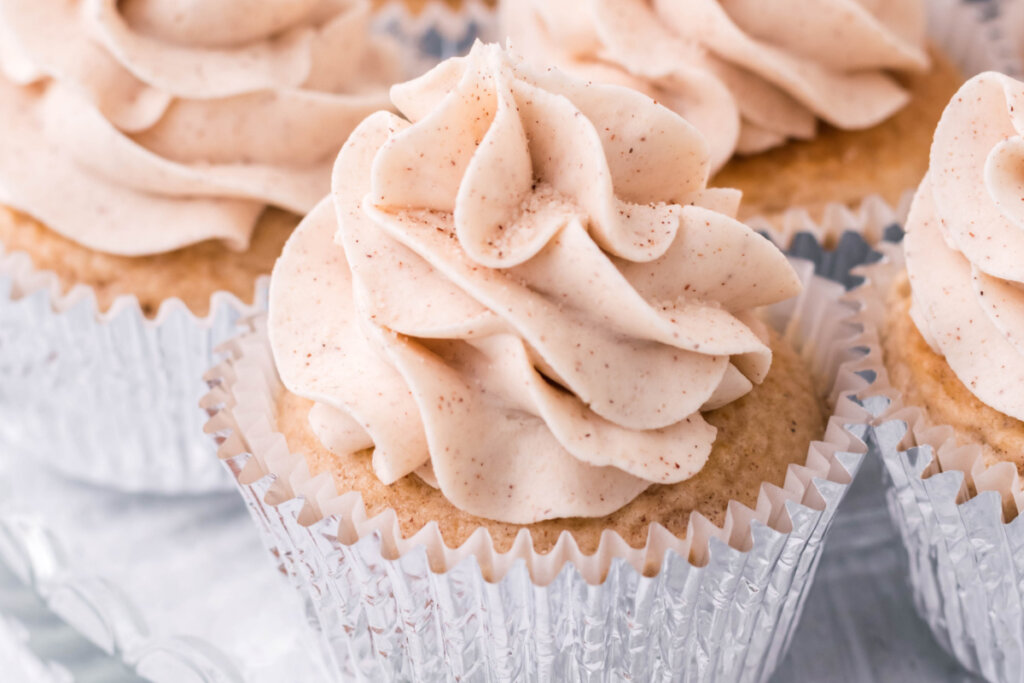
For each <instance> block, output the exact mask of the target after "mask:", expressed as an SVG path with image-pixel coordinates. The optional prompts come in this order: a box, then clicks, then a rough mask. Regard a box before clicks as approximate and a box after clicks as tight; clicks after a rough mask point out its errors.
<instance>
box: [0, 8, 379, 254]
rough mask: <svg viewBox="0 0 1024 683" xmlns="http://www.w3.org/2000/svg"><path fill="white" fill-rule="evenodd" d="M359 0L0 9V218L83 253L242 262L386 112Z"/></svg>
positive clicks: (316, 193) (315, 194) (323, 188)
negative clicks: (258, 236) (218, 251)
mask: <svg viewBox="0 0 1024 683" xmlns="http://www.w3.org/2000/svg"><path fill="white" fill-rule="evenodd" d="M369 12H370V8H369V2H368V1H366V0H266V1H261V2H252V1H251V0H221V1H219V2H201V1H200V0H122V1H121V2H117V1H116V0H0V127H2V128H3V135H2V136H0V202H3V203H5V204H7V205H10V206H13V207H15V208H18V209H21V210H23V211H25V212H26V213H29V214H32V215H33V216H35V217H36V218H38V219H39V220H41V221H42V222H44V223H46V224H47V225H48V226H49V227H50V228H52V229H53V230H56V231H58V232H59V233H61V234H62V235H64V236H66V237H68V238H70V239H72V240H75V241H76V242H78V243H80V244H82V245H84V246H86V247H89V248H92V249H95V250H98V251H104V252H109V253H115V254H124V255H143V254H153V253H159V252H165V251H170V250H173V249H177V248H179V247H182V246H186V245H189V244H193V243H195V242H199V241H202V240H207V239H222V240H224V241H225V242H226V243H228V245H229V246H231V247H233V248H236V249H244V248H245V247H246V245H247V244H248V241H249V238H250V235H251V232H252V229H253V226H254V225H255V223H256V220H257V217H258V216H259V214H260V212H261V211H262V210H263V208H264V207H266V206H267V205H268V204H270V205H275V206H279V207H282V208H285V209H288V210H291V211H294V212H297V213H305V212H306V211H308V210H309V209H310V208H312V207H313V206H314V205H315V204H316V202H317V200H318V199H319V198H320V197H322V196H323V194H324V193H325V192H327V190H328V187H329V178H330V168H331V163H332V161H333V158H334V156H335V154H336V153H337V151H338V149H340V148H341V145H342V144H343V143H344V141H345V139H346V137H348V134H349V133H350V132H351V131H352V129H353V128H354V127H355V126H356V124H358V123H359V121H361V120H362V119H363V118H364V117H365V116H367V115H368V114H369V113H371V112H373V111H376V110H378V109H380V108H382V107H384V106H386V105H387V90H386V86H387V85H389V84H390V82H391V81H393V80H394V79H395V78H396V77H397V75H398V70H397V60H396V55H395V51H394V49H393V46H392V45H391V44H390V42H384V41H382V40H381V39H379V38H375V37H372V35H371V34H369V32H368V22H369V17H370V15H369Z"/></svg>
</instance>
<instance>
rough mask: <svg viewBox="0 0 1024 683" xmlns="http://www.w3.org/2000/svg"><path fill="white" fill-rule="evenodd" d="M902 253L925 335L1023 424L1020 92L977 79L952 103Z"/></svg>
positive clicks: (978, 389)
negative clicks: (903, 252) (904, 256)
mask: <svg viewBox="0 0 1024 683" xmlns="http://www.w3.org/2000/svg"><path fill="white" fill-rule="evenodd" d="M904 246H905V249H904V251H905V254H906V260H907V273H908V275H909V277H910V285H911V291H912V307H911V315H912V316H913V319H914V322H915V323H916V325H917V328H918V329H919V330H920V331H921V334H922V336H923V337H924V338H925V339H926V340H927V341H928V343H929V344H930V345H931V347H932V348H933V349H934V350H935V351H936V352H937V353H939V354H941V355H943V356H945V358H946V362H947V363H949V366H950V368H952V370H953V372H955V373H956V376H957V377H958V378H959V379H960V381H961V382H963V384H964V385H965V386H966V387H967V388H968V389H969V390H970V391H971V393H973V394H974V395H975V396H977V397H978V398H979V399H980V400H981V401H983V402H984V403H985V404H987V405H989V406H990V407H992V408H995V409H996V410H998V411H1000V412H1002V413H1004V414H1006V415H1009V416H1011V417H1015V418H1017V419H1018V420H1024V389H1022V387H1024V83H1021V82H1020V81H1016V80H1014V79H1012V78H1010V77H1008V76H1004V75H1002V74H998V73H991V72H989V73H983V74H980V75H978V76H975V77H974V78H972V79H971V80H970V81H968V82H967V83H966V84H964V86H963V87H962V88H960V90H959V92H957V94H956V95H954V96H953V99H952V100H951V101H950V103H949V105H948V106H947V107H946V110H945V112H944V113H943V115H942V119H941V120H940V121H939V125H938V127H937V128H936V129H935V138H934V141H933V142H932V150H931V164H930V166H929V169H928V174H927V176H926V177H925V179H924V182H922V183H921V187H920V188H919V189H918V192H917V195H916V196H915V197H914V204H913V207H912V208H911V212H910V216H909V217H908V219H907V236H906V238H905V243H904Z"/></svg>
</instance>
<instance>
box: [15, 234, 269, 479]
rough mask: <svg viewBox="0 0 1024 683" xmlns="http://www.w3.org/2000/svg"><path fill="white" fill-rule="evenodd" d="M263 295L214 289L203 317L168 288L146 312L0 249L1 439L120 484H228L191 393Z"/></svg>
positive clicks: (196, 394)
mask: <svg viewBox="0 0 1024 683" xmlns="http://www.w3.org/2000/svg"><path fill="white" fill-rule="evenodd" d="M0 249H2V248H0ZM265 288H266V283H265V282H263V283H261V286H260V288H259V289H260V290H265ZM264 299H265V296H264V295H263V294H262V293H260V292H258V293H257V294H256V303H255V304H254V305H246V304H243V303H242V302H241V301H239V300H238V299H237V298H235V297H234V296H231V295H229V294H227V293H223V292H219V293H217V294H215V295H214V296H213V298H212V299H211V306H210V313H209V315H208V316H206V317H205V318H198V317H196V316H195V315H193V314H192V313H191V312H190V311H189V310H188V308H187V307H186V306H185V304H184V303H182V302H181V301H179V300H177V299H171V300H168V301H165V302H164V303H163V304H162V305H161V307H160V310H159V311H158V313H157V315H156V317H155V318H153V319H147V318H146V316H145V315H144V314H143V312H142V309H141V307H140V306H139V302H138V300H137V299H135V298H134V297H121V298H119V299H118V300H117V301H115V302H114V304H113V305H112V306H111V308H110V310H109V311H107V312H105V313H104V312H101V311H100V310H99V306H98V305H97V303H96V297H95V294H94V292H93V291H92V290H91V289H90V288H87V287H84V286H80V287H76V288H74V289H72V290H71V291H70V292H68V293H67V294H62V293H61V291H60V285H59V283H58V281H57V277H56V275H54V274H53V273H50V272H42V271H37V270H35V269H34V268H33V266H32V263H31V260H30V259H29V258H28V256H27V255H25V254H24V253H18V252H16V253H10V254H7V253H4V252H3V251H0V414H2V416H3V419H2V420H0V449H3V451H4V453H5V455H8V456H10V457H24V458H33V459H43V460H45V462H46V463H48V464H49V465H51V466H53V467H54V468H57V469H59V470H60V471H62V472H64V473H66V474H69V475H71V476H74V477H77V478H80V479H83V480H86V481H91V482H95V483H98V484H109V485H114V486H116V487H118V488H121V489H125V490H149V491H161V492H175V491H181V490H188V491H196V492H201V491H209V490H215V489H225V488H227V487H229V486H230V479H229V478H227V477H225V476H224V474H223V472H222V471H221V469H220V468H217V467H211V465H210V461H211V459H212V449H211V448H210V444H209V440H208V439H205V438H203V436H202V433H201V432H202V425H203V423H204V421H205V419H206V417H205V415H204V413H203V411H202V410H201V409H200V408H199V407H198V406H197V404H196V402H197V401H198V400H199V398H200V397H201V396H202V394H203V392H204V385H203V382H202V379H201V378H202V373H203V372H204V369H206V368H208V367H209V365H210V363H211V362H215V361H216V359H217V358H218V356H217V355H216V354H215V353H214V349H215V348H216V347H217V346H218V345H219V344H220V343H222V342H223V341H225V340H226V339H229V338H230V337H231V336H233V335H234V334H237V332H238V328H237V327H236V323H237V321H238V320H239V319H240V318H242V317H245V316H248V315H251V314H253V313H254V312H256V311H258V310H261V309H263V308H265V302H264Z"/></svg>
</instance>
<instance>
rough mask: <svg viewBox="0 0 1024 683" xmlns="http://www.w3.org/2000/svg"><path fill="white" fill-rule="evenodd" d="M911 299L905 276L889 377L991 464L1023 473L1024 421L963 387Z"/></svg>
mask: <svg viewBox="0 0 1024 683" xmlns="http://www.w3.org/2000/svg"><path fill="white" fill-rule="evenodd" d="M910 303H911V299H910V285H909V282H908V280H907V278H906V275H905V274H904V275H902V276H901V277H899V278H898V279H897V281H896V282H895V283H894V285H893V287H892V290H891V291H890V292H889V296H888V301H887V314H886V317H887V320H886V325H885V328H884V329H885V333H884V335H883V336H882V348H883V351H884V355H885V366H886V370H887V371H888V373H889V381H890V382H891V383H892V385H893V387H894V388H896V389H897V390H899V392H900V393H901V394H902V396H903V400H904V402H905V403H906V404H907V405H912V406H917V407H919V408H921V409H922V410H924V411H925V413H926V414H927V415H928V418H929V419H930V420H931V421H932V422H933V423H935V424H940V425H948V426H950V427H952V428H953V430H954V432H955V434H956V437H957V441H958V442H960V443H962V444H978V445H980V446H981V447H982V451H983V454H984V462H985V465H986V466H991V465H994V464H996V463H999V462H1010V463H1012V464H1013V465H1014V466H1015V467H1016V468H1017V471H1018V473H1022V474H1024V422H1021V421H1020V420H1016V419H1014V418H1012V417H1009V416H1007V415H1004V414H1003V413H1000V412H999V411H998V410H995V409H993V408H991V407H989V406H987V405H985V404H984V403H982V402H981V401H980V400H979V399H978V398H977V397H976V396H975V395H974V394H972V393H971V392H970V391H969V390H968V389H967V387H965V386H964V384H963V383H962V382H961V381H960V379H959V378H958V377H957V376H956V374H955V373H954V372H953V370H952V369H951V368H950V367H949V364H948V363H947V362H946V360H945V359H944V358H943V357H942V356H940V355H939V354H937V353H935V352H934V351H933V350H932V349H931V347H929V346H928V343H927V342H926V341H925V340H924V337H922V336H921V333H920V332H919V331H918V329H917V326H916V325H915V324H914V321H913V320H912V319H911V317H910Z"/></svg>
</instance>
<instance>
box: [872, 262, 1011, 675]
mask: <svg viewBox="0 0 1024 683" xmlns="http://www.w3.org/2000/svg"><path fill="white" fill-rule="evenodd" d="M883 249H884V250H885V252H886V254H887V256H886V259H885V260H884V261H883V262H881V263H878V264H876V265H873V266H870V267H868V268H865V269H864V271H863V273H864V275H865V276H866V277H867V278H868V282H867V283H866V284H865V285H864V286H863V287H861V288H860V289H858V290H856V291H855V292H854V294H855V296H856V298H857V300H858V301H859V302H860V304H861V307H862V312H863V315H864V318H865V320H866V321H867V324H869V325H870V326H871V327H873V328H875V329H882V325H884V316H885V310H884V307H885V300H886V296H887V294H888V292H889V291H890V288H891V287H892V286H894V283H895V282H896V280H897V278H899V277H900V276H901V274H902V272H903V271H904V264H903V254H902V251H901V250H900V249H899V248H898V247H896V246H895V245H890V246H887V247H883ZM870 334H872V335H873V336H875V339H874V341H873V342H872V345H871V352H870V354H869V359H870V361H871V365H872V368H871V370H872V372H874V373H875V375H876V378H877V379H876V381H875V384H874V386H873V387H872V391H871V394H872V396H873V398H871V399H870V400H871V401H873V402H877V403H879V404H880V405H879V408H878V409H880V410H882V411H883V412H882V415H881V417H880V418H879V419H878V420H877V423H876V425H875V426H874V427H873V429H872V439H873V441H874V443H875V444H876V445H877V448H878V451H879V452H880V453H881V456H882V460H883V462H884V463H885V469H884V472H885V477H884V478H885V484H886V487H887V492H886V495H887V500H888V506H889V511H890V514H891V516H892V518H893V520H894V521H895V523H896V526H897V528H898V529H899V532H900V536H901V537H902V539H903V543H904V545H905V546H906V548H907V554H908V557H909V561H910V577H909V578H910V585H911V587H912V591H913V596H914V604H915V606H916V607H917V610H918V612H919V613H920V614H921V616H922V618H923V619H924V620H925V621H926V622H927V623H928V626H929V627H930V628H931V630H932V632H933V633H934V634H935V636H936V638H937V639H938V640H939V642H941V643H942V644H943V646H944V647H946V649H948V650H949V651H950V652H952V653H953V654H954V655H955V656H956V657H957V659H959V660H960V662H961V663H962V664H963V665H964V666H965V667H966V668H968V669H970V670H971V671H974V672H975V673H978V674H980V675H982V676H984V677H985V678H987V679H988V680H991V681H1005V682H1011V681H1014V682H1019V681H1024V520H1022V518H1021V516H1020V515H1019V513H1020V511H1021V510H1022V509H1024V492H1022V489H1021V479H1020V477H1019V476H1018V473H1017V469H1016V467H1015V466H1014V465H1012V464H1011V463H1007V462H1003V463H998V464H995V465H992V466H989V467H986V465H985V462H984V454H983V451H982V447H981V446H980V445H977V444H975V445H966V444H965V443H960V442H958V439H957V435H956V434H955V433H954V430H953V428H952V427H949V426H944V425H936V424H934V423H933V422H932V421H931V420H930V419H929V417H928V415H927V413H926V411H925V410H924V409H923V408H921V407H917V406H913V405H906V404H905V403H904V402H903V400H902V398H901V395H900V393H899V391H897V390H896V389H895V388H893V386H892V385H891V383H890V382H889V378H888V373H887V371H886V368H885V365H884V362H883V357H882V352H881V350H880V346H879V342H878V339H877V333H875V332H871V333H870ZM1008 520H1009V521H1008Z"/></svg>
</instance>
